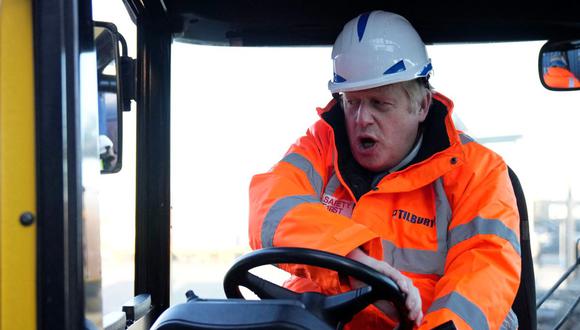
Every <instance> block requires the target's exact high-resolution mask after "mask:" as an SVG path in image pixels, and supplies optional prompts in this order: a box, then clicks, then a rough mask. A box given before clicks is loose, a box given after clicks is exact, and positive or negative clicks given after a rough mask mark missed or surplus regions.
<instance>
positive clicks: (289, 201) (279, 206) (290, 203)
mask: <svg viewBox="0 0 580 330" xmlns="http://www.w3.org/2000/svg"><path fill="white" fill-rule="evenodd" d="M304 203H320V200H319V199H318V198H316V197H315V196H312V195H303V196H287V197H284V198H281V199H279V200H278V201H277V202H276V203H274V205H272V207H270V210H269V211H268V214H266V217H265V218H264V222H263V223H262V247H263V248H267V247H273V246H274V245H273V244H274V234H275V233H276V229H278V225H279V224H280V221H282V218H284V216H285V215H286V214H287V213H288V212H290V210H292V209H293V208H295V207H296V206H298V205H301V204H304Z"/></svg>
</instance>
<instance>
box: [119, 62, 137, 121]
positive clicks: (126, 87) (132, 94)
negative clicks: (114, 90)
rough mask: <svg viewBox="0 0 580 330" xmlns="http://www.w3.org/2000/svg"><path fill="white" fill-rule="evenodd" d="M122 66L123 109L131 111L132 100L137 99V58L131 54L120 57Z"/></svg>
mask: <svg viewBox="0 0 580 330" xmlns="http://www.w3.org/2000/svg"><path fill="white" fill-rule="evenodd" d="M119 61H120V62H121V63H120V68H121V73H120V74H121V77H120V80H121V82H122V83H121V86H123V87H122V88H123V91H122V93H121V95H122V97H123V100H122V102H123V103H122V107H123V111H131V100H134V101H137V98H136V94H137V93H136V89H135V88H136V85H137V84H136V80H137V76H136V75H135V64H136V63H135V62H136V61H135V59H133V58H131V57H129V56H125V55H123V56H121V58H120V59H119Z"/></svg>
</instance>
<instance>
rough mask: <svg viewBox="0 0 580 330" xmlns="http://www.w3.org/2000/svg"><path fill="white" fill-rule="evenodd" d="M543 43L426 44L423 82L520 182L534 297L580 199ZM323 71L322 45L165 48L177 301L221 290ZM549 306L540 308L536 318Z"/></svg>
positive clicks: (572, 131) (566, 99)
mask: <svg viewBox="0 0 580 330" xmlns="http://www.w3.org/2000/svg"><path fill="white" fill-rule="evenodd" d="M542 44H543V42H525V43H496V44H491V43H488V44H471V45H456V46H452V45H439V46H430V47H429V48H428V51H429V55H430V56H431V58H432V61H433V67H434V72H435V74H434V76H433V77H432V79H431V83H432V84H433V86H434V87H435V89H436V90H437V91H439V92H441V93H443V94H444V95H446V96H448V97H450V98H451V99H452V100H453V101H454V103H455V110H454V121H455V123H456V126H457V127H458V128H460V129H462V130H464V131H465V132H466V133H468V134H469V135H471V136H472V137H474V138H475V139H476V140H479V141H480V142H481V143H483V144H484V145H485V146H487V147H489V148H491V149H493V150H495V151H496V152H498V153H499V154H500V155H502V156H503V157H504V158H505V160H506V162H507V163H508V165H509V166H510V167H512V168H513V169H514V171H515V172H516V173H517V175H518V177H519V179H520V181H521V183H522V186H523V189H524V192H525V194H526V199H527V204H528V213H529V217H530V221H531V224H530V226H531V228H530V230H531V235H532V237H531V240H532V253H533V256H534V258H535V267H536V280H537V282H536V285H537V289H538V297H540V296H541V295H542V292H544V291H545V290H546V289H547V288H548V287H550V286H551V285H552V284H553V283H555V281H556V280H557V279H558V277H559V276H560V274H562V273H563V272H564V270H565V269H566V268H567V266H569V265H570V263H571V261H572V256H573V251H574V250H573V247H572V245H573V242H574V240H575V239H576V238H577V237H578V232H579V230H580V222H579V221H578V218H577V217H576V216H575V215H576V213H575V212H573V211H572V209H573V208H575V207H576V206H577V205H580V203H578V202H577V201H576V199H580V174H579V173H580V172H578V171H577V170H576V168H577V167H578V166H579V165H580V153H578V152H577V151H576V150H575V149H574V148H573V146H575V145H576V144H578V142H580V141H579V140H580V137H579V136H578V134H577V127H576V126H577V123H578V122H579V121H580V112H579V111H577V110H578V109H577V108H578V104H579V103H580V102H579V101H580V94H579V93H574V92H572V93H556V92H552V91H548V90H546V89H544V88H543V87H542V85H541V83H540V81H539V79H538V72H537V60H538V58H537V56H538V52H539V49H540V48H541V46H542ZM331 73H332V70H331V61H330V48H312V47H311V48H302V49H297V48H291V49H288V48H258V49H251V48H250V49H241V48H219V47H203V46H196V45H191V44H184V43H177V42H176V43H174V44H173V47H172V72H171V74H172V99H171V102H172V115H171V116H172V123H171V125H172V147H171V148H172V149H171V150H172V151H171V152H172V160H171V161H172V164H171V166H172V168H171V171H172V191H171V195H172V207H173V209H172V212H173V213H172V229H173V230H172V242H173V246H172V251H173V263H172V267H173V268H172V286H173V287H172V303H177V302H183V301H184V299H185V298H184V293H185V291H186V290H188V289H193V290H194V291H196V293H197V294H198V295H199V296H200V297H202V298H215V297H223V290H222V287H221V281H222V279H223V275H224V274H225V272H226V270H227V268H228V265H229V264H231V262H232V260H233V259H234V258H235V257H236V256H237V255H239V254H241V253H244V252H246V251H248V250H249V248H248V238H247V232H248V229H247V218H248V186H249V182H250V178H251V176H252V175H254V174H257V173H261V172H265V171H267V170H268V169H269V167H270V166H272V165H273V164H275V163H276V162H277V161H279V160H280V159H281V157H282V156H283V154H284V152H285V151H286V150H287V148H288V147H289V146H290V144H291V143H292V142H294V141H295V140H296V139H297V138H298V137H299V136H300V135H302V134H303V133H304V132H305V131H306V129H307V128H308V127H309V126H310V125H311V124H313V123H314V121H315V120H317V115H316V112H315V107H316V106H324V105H325V104H326V103H327V102H328V101H329V100H330V94H329V92H328V90H327V88H326V83H327V81H328V80H329V78H330V77H331ZM569 206H571V207H569ZM565 285H566V284H565ZM568 292H570V291H568ZM562 299H564V298H562ZM564 300H565V299H564ZM558 306H560V305H558ZM565 306H566V305H565V304H564V305H563V307H561V308H565ZM549 308H552V309H555V308H556V309H557V308H560V307H554V306H546V307H545V309H549ZM542 313H543V314H542ZM550 313H552V312H551V311H547V312H544V311H543V310H540V316H541V317H544V315H548V314H550ZM558 313H560V310H558V311H556V312H553V313H552V314H553V315H554V316H551V317H550V316H546V317H545V319H541V322H540V328H542V327H549V326H547V325H546V324H552V325H553V324H555V322H556V321H557V315H558ZM550 315H551V314H550Z"/></svg>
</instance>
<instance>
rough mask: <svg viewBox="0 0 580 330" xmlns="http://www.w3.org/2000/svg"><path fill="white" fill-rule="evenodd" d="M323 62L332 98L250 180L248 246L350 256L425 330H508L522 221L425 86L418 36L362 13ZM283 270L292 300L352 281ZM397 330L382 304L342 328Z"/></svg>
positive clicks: (485, 158)
mask: <svg viewBox="0 0 580 330" xmlns="http://www.w3.org/2000/svg"><path fill="white" fill-rule="evenodd" d="M332 58H333V62H334V78H333V80H332V81H330V82H329V89H330V91H331V92H332V93H333V95H335V100H332V101H331V102H330V103H329V104H328V105H327V106H326V107H325V108H323V109H318V112H319V114H320V116H321V119H320V120H319V121H318V122H316V123H315V124H314V125H313V126H312V127H311V128H310V129H309V130H308V131H307V133H306V135H305V136H303V137H301V138H300V139H298V141H297V142H296V143H295V144H294V145H292V146H291V147H290V149H289V151H288V152H287V154H286V156H285V157H284V158H283V159H282V160H281V161H280V162H279V163H278V164H276V165H275V166H274V167H273V168H272V169H271V170H270V171H269V172H268V173H264V174H260V175H256V176H255V177H254V178H253V179H252V182H251V186H250V244H251V246H252V248H254V249H259V248H266V247H272V246H298V247H307V248H313V249H319V250H324V251H328V252H332V253H336V254H339V255H343V256H347V257H350V258H352V259H355V260H358V261H360V262H362V263H364V264H366V265H368V266H370V267H372V268H374V269H376V270H378V271H380V272H382V273H384V274H386V275H388V276H391V277H392V278H393V279H394V280H395V281H396V282H397V284H398V285H399V286H400V287H401V290H402V291H403V292H405V293H406V294H407V300H406V305H407V308H408V309H409V311H410V319H412V320H414V321H415V323H416V324H417V325H418V326H419V328H420V329H432V328H436V327H438V326H441V325H443V324H447V325H449V324H450V322H452V324H453V326H455V327H456V328H458V329H499V328H500V327H501V326H504V327H508V328H509V327H510V326H511V327H512V328H513V327H515V326H516V325H514V324H513V321H514V316H515V315H514V314H513V312H511V310H510V308H511V304H512V302H513V300H514V298H515V295H516V292H517V289H518V285H519V278H520V267H521V261H520V255H519V253H520V250H519V249H520V247H519V226H518V223H519V220H518V213H517V207H516V201H515V197H514V193H513V190H512V186H511V183H510V181H509V177H508V174H507V166H506V165H505V163H504V162H503V160H502V159H501V158H500V157H499V156H498V155H496V154H495V153H493V152H492V151H490V150H488V149H486V148H484V147H483V146H481V145H479V144H478V143H476V142H474V141H473V140H472V139H470V138H469V137H468V136H467V135H464V134H462V133H460V132H458V131H457V130H456V129H455V127H454V125H453V122H452V120H451V110H452V106H453V104H452V102H451V101H450V100H449V99H447V98H446V97H444V96H443V95H441V94H439V93H436V92H433V91H432V90H431V88H430V86H429V84H428V82H427V79H428V77H429V75H430V73H431V71H432V67H431V62H430V60H429V58H428V57H427V52H426V48H425V45H424V44H423V42H422V41H421V39H420V37H419V36H418V34H417V33H416V31H415V30H414V29H413V27H412V26H411V25H410V23H409V22H408V21H407V20H405V19H404V18H403V17H401V16H399V15H396V14H392V13H388V12H382V11H374V12H371V13H367V14H363V15H360V16H358V17H356V18H354V19H353V20H351V21H350V22H348V23H347V24H346V25H345V27H344V29H343V31H342V32H341V33H340V35H339V36H338V38H337V40H336V42H335V44H334V47H333V51H332ZM281 267H283V268H284V269H286V270H288V271H290V272H291V273H293V274H294V277H293V278H292V280H291V281H289V282H288V283H286V286H287V287H289V288H291V289H294V290H296V291H312V290H317V291H321V292H323V293H326V294H332V293H337V292H341V291H344V290H346V289H348V286H349V283H348V281H346V283H345V281H344V280H343V279H341V278H339V276H337V275H336V274H333V273H332V272H330V271H326V270H321V269H319V268H315V267H307V266H296V265H290V266H288V265H282V266H281ZM350 284H351V285H353V286H358V285H360V284H358V283H355V282H354V281H351V283H350ZM377 307H378V308H377ZM423 315H424V316H423ZM510 322H511V323H512V324H510ZM516 322H517V321H516ZM395 325H396V319H395V318H394V315H393V313H392V308H390V307H389V305H388V304H385V303H384V302H382V303H379V304H376V306H370V307H369V308H367V309H365V310H364V311H363V312H361V313H359V314H358V315H357V316H355V318H354V319H353V321H352V322H351V323H350V326H351V328H353V329H363V328H364V329H384V328H393V327H394V326H395Z"/></svg>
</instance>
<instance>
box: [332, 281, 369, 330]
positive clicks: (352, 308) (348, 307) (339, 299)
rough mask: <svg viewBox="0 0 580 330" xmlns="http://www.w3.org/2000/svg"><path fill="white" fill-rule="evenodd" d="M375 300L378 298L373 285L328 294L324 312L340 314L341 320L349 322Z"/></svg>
mask: <svg viewBox="0 0 580 330" xmlns="http://www.w3.org/2000/svg"><path fill="white" fill-rule="evenodd" d="M375 300H377V295H376V292H375V291H373V288H372V287H371V286H365V287H362V288H359V289H354V290H351V291H347V292H344V293H341V294H337V295H334V296H328V297H326V299H325V301H324V306H323V309H324V314H327V315H340V319H341V320H344V321H346V322H348V321H350V319H352V317H353V316H354V315H355V314H357V313H358V312H360V311H362V310H363V309H365V307H367V306H368V305H369V304H372V303H373V302H374V301H375ZM346 322H345V323H346Z"/></svg>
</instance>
